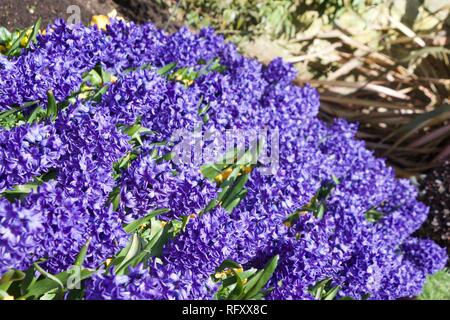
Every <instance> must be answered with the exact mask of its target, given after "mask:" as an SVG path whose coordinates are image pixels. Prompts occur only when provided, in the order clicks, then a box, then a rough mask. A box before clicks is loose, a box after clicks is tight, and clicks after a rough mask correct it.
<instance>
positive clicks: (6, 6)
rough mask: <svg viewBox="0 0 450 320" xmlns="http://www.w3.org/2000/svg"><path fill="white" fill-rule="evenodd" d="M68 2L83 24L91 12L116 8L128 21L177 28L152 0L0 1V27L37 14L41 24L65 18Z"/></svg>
mask: <svg viewBox="0 0 450 320" xmlns="http://www.w3.org/2000/svg"><path fill="white" fill-rule="evenodd" d="M19 2H20V4H19ZM71 5H77V6H79V7H80V13H81V20H82V21H83V23H88V22H89V21H90V20H91V17H92V16H93V15H99V14H107V13H108V12H111V11H112V10H114V9H116V10H117V12H118V14H119V15H121V16H124V17H125V18H127V19H128V20H131V21H136V22H146V21H151V22H153V23H154V24H155V25H156V26H158V27H159V28H166V29H167V30H168V31H173V30H174V29H175V28H177V25H176V23H175V21H173V20H174V19H171V20H170V21H169V17H170V13H169V12H168V10H167V8H166V7H163V6H161V5H158V4H156V3H154V1H152V0H0V26H4V27H6V28H7V29H9V30H14V29H16V28H25V27H29V26H30V25H32V24H33V23H34V22H35V21H36V20H37V19H38V18H39V17H41V18H42V24H43V26H45V25H47V24H49V23H51V22H53V21H54V20H55V19H56V18H63V19H65V20H66V19H68V18H69V17H70V15H71V14H72V12H69V13H68V12H67V8H68V7H69V6H71ZM167 21H169V23H167Z"/></svg>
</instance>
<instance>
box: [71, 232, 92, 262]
mask: <svg viewBox="0 0 450 320" xmlns="http://www.w3.org/2000/svg"><path fill="white" fill-rule="evenodd" d="M90 243H91V239H90V238H89V239H88V240H87V241H86V244H85V245H84V246H83V247H82V248H81V250H80V252H79V253H78V255H77V258H76V259H75V263H74V265H75V266H79V267H81V266H82V265H83V262H84V259H86V254H87V251H88V248H89V244H90Z"/></svg>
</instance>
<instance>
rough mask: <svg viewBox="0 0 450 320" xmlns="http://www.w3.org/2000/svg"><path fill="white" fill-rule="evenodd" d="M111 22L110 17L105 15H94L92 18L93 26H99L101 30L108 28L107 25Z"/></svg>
mask: <svg viewBox="0 0 450 320" xmlns="http://www.w3.org/2000/svg"><path fill="white" fill-rule="evenodd" d="M110 23H111V21H110V20H109V17H108V16H104V15H99V16H93V17H92V20H91V26H97V27H98V28H99V29H100V30H106V26H107V25H108V24H110Z"/></svg>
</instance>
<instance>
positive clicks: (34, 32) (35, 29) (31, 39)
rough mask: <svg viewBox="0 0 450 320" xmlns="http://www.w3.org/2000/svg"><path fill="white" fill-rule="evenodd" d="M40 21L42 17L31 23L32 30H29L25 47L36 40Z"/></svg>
mask: <svg viewBox="0 0 450 320" xmlns="http://www.w3.org/2000/svg"><path fill="white" fill-rule="evenodd" d="M41 22H42V19H41V18H38V19H37V21H36V23H35V24H34V25H33V30H32V31H31V34H30V36H29V38H28V41H27V44H26V46H25V47H26V48H29V47H30V44H31V43H33V42H35V41H36V37H37V35H38V34H39V31H40V28H41Z"/></svg>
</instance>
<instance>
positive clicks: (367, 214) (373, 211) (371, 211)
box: [364, 208, 384, 222]
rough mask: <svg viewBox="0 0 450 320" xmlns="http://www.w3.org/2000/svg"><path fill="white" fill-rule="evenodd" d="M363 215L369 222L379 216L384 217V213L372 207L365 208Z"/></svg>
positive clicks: (376, 219) (378, 218) (375, 220)
mask: <svg viewBox="0 0 450 320" xmlns="http://www.w3.org/2000/svg"><path fill="white" fill-rule="evenodd" d="M364 216H365V218H366V220H367V221H369V222H377V221H379V220H380V219H381V218H383V217H384V213H383V212H381V211H378V210H376V209H374V208H372V209H369V210H367V211H366V212H365V213H364Z"/></svg>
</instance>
